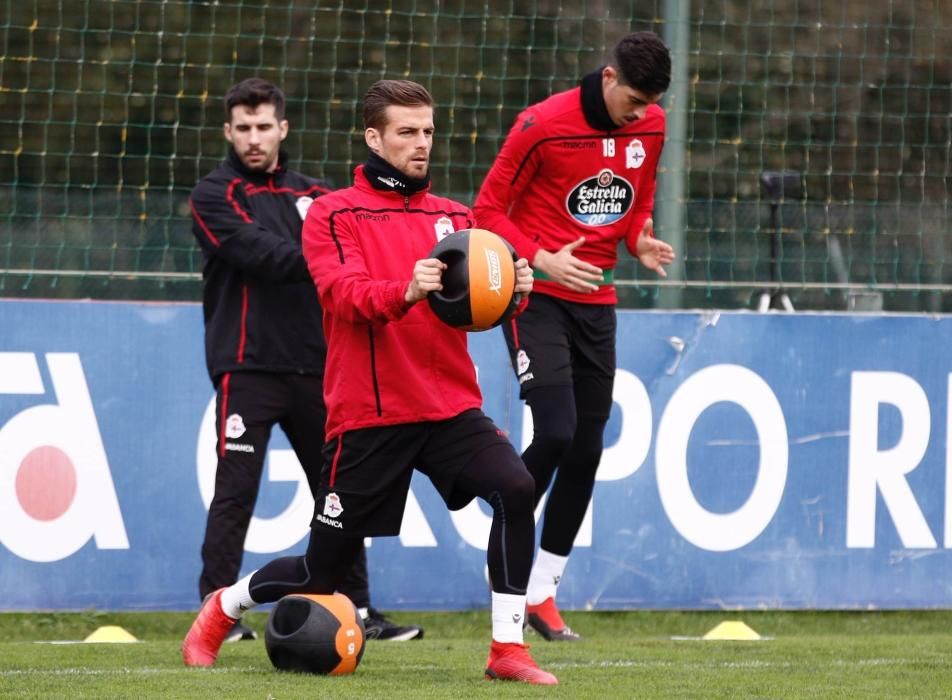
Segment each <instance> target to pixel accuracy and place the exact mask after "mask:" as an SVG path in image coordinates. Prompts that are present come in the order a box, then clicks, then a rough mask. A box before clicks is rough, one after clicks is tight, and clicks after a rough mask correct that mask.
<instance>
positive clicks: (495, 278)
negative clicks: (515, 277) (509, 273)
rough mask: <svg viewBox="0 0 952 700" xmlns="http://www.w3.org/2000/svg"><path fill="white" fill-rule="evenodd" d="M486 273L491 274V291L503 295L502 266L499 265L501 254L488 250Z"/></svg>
mask: <svg viewBox="0 0 952 700" xmlns="http://www.w3.org/2000/svg"><path fill="white" fill-rule="evenodd" d="M486 271H487V272H488V274H489V280H488V281H489V291H491V292H496V294H498V295H501V294H502V266H501V265H500V264H499V253H497V252H496V251H495V250H491V249H489V248H487V249H486Z"/></svg>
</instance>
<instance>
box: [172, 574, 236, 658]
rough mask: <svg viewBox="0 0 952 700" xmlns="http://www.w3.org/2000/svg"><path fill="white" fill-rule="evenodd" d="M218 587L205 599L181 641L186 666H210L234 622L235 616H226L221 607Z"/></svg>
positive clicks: (220, 589)
mask: <svg viewBox="0 0 952 700" xmlns="http://www.w3.org/2000/svg"><path fill="white" fill-rule="evenodd" d="M223 590H225V589H224V588H219V589H218V590H217V591H215V592H214V593H212V595H211V597H210V598H209V599H208V600H207V601H205V604H204V605H203V606H202V609H201V610H199V611H198V617H196V618H195V622H193V623H192V626H191V628H190V629H189V630H188V634H186V635H185V640H184V641H183V642H182V659H184V660H185V665H186V666H211V665H212V664H213V663H215V659H217V658H218V650H219V649H221V645H222V644H223V643H224V642H225V638H226V637H227V636H228V634H229V632H231V628H232V626H233V625H234V624H235V618H233V617H228V615H226V614H225V611H224V610H222V609H221V592H222V591H223Z"/></svg>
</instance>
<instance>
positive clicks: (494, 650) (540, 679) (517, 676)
mask: <svg viewBox="0 0 952 700" xmlns="http://www.w3.org/2000/svg"><path fill="white" fill-rule="evenodd" d="M486 678H487V679H489V680H493V681H497V680H498V681H522V682H523V683H531V684H533V685H558V684H559V679H558V678H556V677H555V676H553V675H552V674H551V673H549V672H548V671H543V670H542V669H541V668H539V666H538V664H536V662H535V661H533V660H532V657H531V656H530V655H529V647H527V646H526V645H525V644H517V643H515V642H510V643H508V644H504V643H503V642H497V641H496V640H493V643H492V645H491V646H490V647H489V659H488V660H487V661H486Z"/></svg>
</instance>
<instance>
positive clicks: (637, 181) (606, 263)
mask: <svg viewBox="0 0 952 700" xmlns="http://www.w3.org/2000/svg"><path fill="white" fill-rule="evenodd" d="M586 81H588V82H587V83H586ZM583 90H588V95H589V102H588V103H587V105H583V101H584V99H583ZM596 91H597V93H596ZM596 100H597V101H599V103H600V105H601V110H602V111H603V112H604V115H602V119H601V120H599V119H595V118H593V117H592V114H591V112H592V111H593V109H592V107H591V105H592V103H593V102H594V101H596ZM586 107H587V108H588V109H586ZM596 116H598V115H596ZM606 119H607V111H605V108H604V99H603V98H602V97H601V79H600V77H599V76H596V75H592V76H586V79H585V80H583V83H582V85H581V86H580V87H576V88H573V89H571V90H567V91H565V92H560V93H557V94H555V95H552V96H551V97H549V98H548V99H546V100H543V101H542V102H539V103H537V104H535V105H532V106H530V107H528V108H527V109H526V110H524V111H523V112H522V113H521V114H520V115H519V116H518V117H517V118H516V121H515V124H513V126H512V129H511V130H510V131H509V135H508V136H507V137H506V142H505V143H504V144H503V147H502V149H501V150H500V151H499V155H498V156H497V157H496V160H495V162H494V163H493V166H492V168H491V169H490V171H489V173H488V174H487V175H486V179H485V180H484V181H483V184H482V187H481V188H480V191H479V195H478V197H477V198H476V202H475V204H474V205H473V211H474V212H475V214H476V221H477V222H478V225H479V227H480V228H486V229H489V230H490V231H494V232H495V233H498V234H500V235H501V236H503V237H505V238H506V239H508V240H509V242H510V243H511V244H512V245H513V247H514V248H515V249H516V252H517V253H519V256H520V257H525V258H528V259H529V262H530V263H531V262H532V260H533V259H534V257H535V254H536V253H537V252H538V251H539V249H540V248H543V249H545V250H547V251H549V252H553V253H554V252H556V251H558V250H559V249H560V248H562V247H563V246H564V245H566V244H568V243H572V242H573V241H575V240H577V239H578V238H579V236H585V243H583V244H582V245H581V246H579V247H578V248H576V249H575V251H574V255H575V256H576V257H577V258H579V259H581V260H584V261H586V262H589V263H591V264H593V265H596V266H597V267H600V268H602V269H603V270H609V269H613V268H614V267H615V264H616V261H617V259H618V243H619V241H621V240H624V241H625V244H626V246H627V247H628V250H629V251H630V252H631V254H632V255H636V252H635V251H636V245H637V242H638V235H639V234H640V233H641V229H642V227H643V226H644V224H645V220H646V219H648V217H649V216H651V211H652V209H653V207H654V195H655V170H656V169H657V166H658V159H659V158H660V156H661V147H662V145H663V144H664V129H665V117H664V110H662V109H661V107H659V106H657V105H652V106H650V107H649V108H648V111H647V113H646V114H645V116H644V117H643V118H641V119H638V120H635V121H634V122H631V123H629V124H626V125H625V126H624V127H618V126H615V125H613V124H611V122H610V121H607V122H606ZM593 122H596V123H599V124H600V125H601V127H602V128H598V127H597V126H593ZM533 293H542V294H550V295H552V296H554V297H559V298H560V299H566V300H568V301H574V302H581V303H588V304H614V303H616V302H617V301H618V297H617V295H616V293H615V287H614V285H611V284H606V285H603V286H601V287H600V288H599V290H598V291H595V292H592V293H588V294H586V293H579V292H574V291H572V290H570V289H568V288H567V287H564V286H562V285H560V284H557V283H555V282H552V281H550V280H546V279H539V278H538V277H537V278H536V281H535V285H534V287H533Z"/></svg>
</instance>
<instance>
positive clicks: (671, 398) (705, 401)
mask: <svg viewBox="0 0 952 700" xmlns="http://www.w3.org/2000/svg"><path fill="white" fill-rule="evenodd" d="M470 339H471V343H470V345H471V353H472V355H473V359H474V362H475V364H476V366H477V370H478V374H479V380H480V384H481V386H482V388H483V390H484V395H485V409H486V412H487V413H489V414H490V415H491V416H493V418H495V419H496V422H497V423H498V424H499V425H500V426H501V427H502V428H503V429H505V430H506V431H508V432H509V434H510V436H511V438H512V440H513V442H514V443H515V444H516V446H517V448H521V447H523V446H524V445H525V444H526V443H527V442H528V436H530V435H531V417H530V416H529V414H528V412H527V411H526V410H525V409H524V407H523V406H522V404H521V402H520V401H519V399H518V389H517V386H516V383H515V380H514V378H513V376H512V372H511V369H510V367H509V362H508V357H507V354H506V352H505V347H504V343H503V340H502V336H501V334H500V333H499V332H498V330H495V331H491V332H487V333H479V334H471V336H470ZM950 341H952V319H949V318H943V317H926V316H894V315H890V316H875V315H839V314H810V313H796V314H782V313H769V314H754V313H745V312H731V313H726V312H722V313H718V312H679V313H661V312H625V311H623V312H619V326H618V374H617V376H616V383H615V392H614V399H615V405H614V407H613V411H612V417H611V420H610V422H609V425H608V429H607V431H606V436H605V445H606V450H605V454H604V457H603V460H602V463H601V465H600V468H599V475H598V479H599V480H598V483H597V484H596V488H595V493H594V496H593V498H592V503H591V505H590V508H589V514H588V516H587V518H586V521H585V523H584V524H583V527H582V530H581V532H580V533H579V536H578V538H577V541H576V546H575V549H574V551H573V554H572V557H571V560H570V563H569V566H568V568H567V570H566V572H565V576H564V578H563V582H562V585H561V587H560V590H559V599H560V605H561V606H562V607H564V608H566V609H572V608H575V609H618V608H695V609H705V608H724V607H727V608H862V609H866V608H870V607H876V608H928V607H948V605H949V601H950V600H952V560H950V556H949V554H948V550H949V548H950V547H952V480H950V479H949V472H950V470H952V455H950V451H949V441H948V434H949V426H950V423H952V417H950V412H949V400H948V398H949V394H950V391H952V381H950V373H949V369H948V366H949V364H950V363H949V361H948V360H947V355H946V349H947V348H948V347H949V346H950V344H952V343H950ZM421 342H423V341H422V340H421ZM420 390H421V391H425V390H426V387H421V388H420ZM213 396H214V395H213V391H212V387H211V384H210V381H209V379H208V376H207V374H206V372H205V366H204V356H203V350H202V319H201V309H200V307H199V306H197V305H194V304H131V303H104V302H41V301H12V300H11V301H0V601H2V602H0V609H7V610H34V609H82V608H88V607H95V608H99V609H106V610H135V609H170V610H174V609H183V610H184V609H194V608H195V607H196V606H197V603H198V593H197V579H198V573H199V567H200V561H199V547H200V544H201V539H202V534H203V531H204V523H205V516H206V512H207V505H208V503H209V502H210V499H211V490H212V484H213V478H214V470H215V461H214V460H215V458H214V452H215V449H214V446H215V435H214V432H215V431H214V415H213V407H214V404H213ZM311 509H312V504H311V502H310V497H309V495H308V490H307V486H306V484H305V483H304V482H303V475H302V473H301V470H300V467H299V465H298V464H297V462H296V459H295V457H294V454H293V452H291V450H290V448H289V446H288V444H287V441H286V440H285V439H284V437H283V436H282V435H281V434H280V431H276V434H275V437H274V440H273V441H272V445H271V447H270V450H269V455H268V460H267V464H266V471H265V476H264V479H263V481H262V491H261V497H260V500H259V504H258V507H257V510H256V511H255V517H254V520H253V522H252V525H251V528H250V530H249V534H248V539H247V541H246V556H245V561H244V571H251V570H253V569H255V568H256V567H258V566H260V565H261V564H263V563H264V562H266V561H268V560H269V559H271V558H273V557H274V556H277V555H284V554H294V553H301V552H302V551H303V546H304V542H305V537H306V535H307V530H308V522H309V519H310V516H311ZM489 521H490V518H489V511H488V509H487V508H485V506H482V505H480V504H475V503H474V504H471V505H470V506H468V507H467V508H465V509H463V510H461V511H458V512H455V513H449V512H448V511H447V510H446V509H445V507H444V505H443V503H442V501H441V499H440V498H439V496H438V494H437V493H436V491H435V490H434V489H433V488H432V486H431V485H430V484H429V483H428V481H427V480H426V479H425V478H423V477H420V475H416V476H414V480H413V484H412V493H411V496H410V498H409V499H408V504H407V509H406V513H405V515H404V522H403V529H402V531H401V534H400V536H399V537H395V538H383V539H375V540H373V542H372V543H371V548H370V552H369V560H370V575H371V586H372V590H373V595H374V598H375V603H376V604H377V605H378V606H380V607H383V608H387V609H421V610H422V609H444V610H459V609H468V608H481V607H486V606H488V602H489V601H488V593H487V585H486V566H485V546H486V539H487V533H488V528H489Z"/></svg>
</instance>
